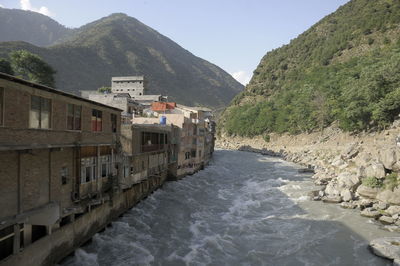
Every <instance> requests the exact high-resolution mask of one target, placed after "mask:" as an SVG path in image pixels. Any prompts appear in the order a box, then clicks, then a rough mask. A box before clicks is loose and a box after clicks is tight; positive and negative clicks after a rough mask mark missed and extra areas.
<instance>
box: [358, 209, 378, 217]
mask: <svg viewBox="0 0 400 266" xmlns="http://www.w3.org/2000/svg"><path fill="white" fill-rule="evenodd" d="M360 214H361V216H364V217H368V218H374V219H376V218H378V217H379V216H381V213H380V212H379V211H377V210H375V209H374V208H365V209H364V210H362V211H361V213H360Z"/></svg>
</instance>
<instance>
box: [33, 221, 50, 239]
mask: <svg viewBox="0 0 400 266" xmlns="http://www.w3.org/2000/svg"><path fill="white" fill-rule="evenodd" d="M46 235H47V230H46V226H44V225H32V243H33V242H35V241H37V240H39V239H41V238H42V237H45V236H46Z"/></svg>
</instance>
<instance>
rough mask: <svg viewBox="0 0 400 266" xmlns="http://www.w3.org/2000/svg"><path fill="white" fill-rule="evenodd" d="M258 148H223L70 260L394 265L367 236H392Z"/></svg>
mask: <svg viewBox="0 0 400 266" xmlns="http://www.w3.org/2000/svg"><path fill="white" fill-rule="evenodd" d="M298 168H299V166H298V165H295V164H293V163H289V162H285V161H283V160H281V159H278V158H272V157H266V156H262V155H260V154H255V153H246V152H239V151H226V150H217V151H216V152H215V154H214V159H213V161H212V163H211V165H210V166H208V167H207V168H206V169H205V170H203V171H200V172H198V173H197V174H195V175H192V176H188V177H186V178H184V179H182V180H180V181H177V182H168V183H166V184H165V185H164V186H163V187H162V188H161V189H159V190H157V191H156V192H154V193H153V194H152V195H151V196H149V197H148V198H147V199H145V200H143V201H141V202H140V203H139V204H138V205H137V206H136V207H134V208H133V209H131V210H130V211H128V212H127V213H126V214H124V216H123V217H121V218H119V220H117V221H115V222H113V223H112V226H111V227H109V228H107V229H106V230H105V231H104V232H102V233H99V234H96V235H95V236H94V237H93V240H92V242H91V243H90V244H88V245H86V246H84V247H82V248H80V249H78V250H77V251H76V252H75V255H74V256H72V257H69V258H67V259H66V260H64V262H63V263H62V265H64V266H71V265H84V266H86V265H107V266H108V265H171V266H172V265H173V266H179V265H216V266H220V265H273V266H278V265H294V266H298V265H374V266H375V265H391V263H390V262H389V261H387V260H384V259H381V258H378V257H376V256H374V255H372V254H371V253H370V252H369V250H368V248H367V245H368V242H369V241H370V240H371V239H373V238H377V237H382V236H393V235H394V234H393V233H389V232H386V231H383V230H381V229H379V228H378V226H377V225H376V224H374V223H375V222H374V221H372V220H370V219H368V218H363V217H361V216H359V214H358V211H356V210H346V209H342V208H340V207H339V206H338V205H335V204H324V203H321V202H314V201H310V200H309V199H308V197H307V192H309V191H310V190H311V189H312V188H313V183H312V180H311V179H310V175H307V174H299V173H298V171H297V169H298Z"/></svg>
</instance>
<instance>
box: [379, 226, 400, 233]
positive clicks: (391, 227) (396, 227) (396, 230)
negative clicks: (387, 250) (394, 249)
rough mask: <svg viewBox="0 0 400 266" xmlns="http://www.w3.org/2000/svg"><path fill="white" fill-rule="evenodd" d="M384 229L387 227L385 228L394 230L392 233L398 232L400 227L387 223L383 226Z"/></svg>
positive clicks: (390, 230)
mask: <svg viewBox="0 0 400 266" xmlns="http://www.w3.org/2000/svg"><path fill="white" fill-rule="evenodd" d="M383 229H385V230H387V231H389V232H392V233H398V232H400V227H399V226H397V225H385V226H384V227H383Z"/></svg>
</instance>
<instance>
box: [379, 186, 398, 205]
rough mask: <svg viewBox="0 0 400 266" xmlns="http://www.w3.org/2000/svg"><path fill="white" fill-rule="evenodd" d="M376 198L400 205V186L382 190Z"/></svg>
mask: <svg viewBox="0 0 400 266" xmlns="http://www.w3.org/2000/svg"><path fill="white" fill-rule="evenodd" d="M376 198H377V199H378V200H380V201H382V202H385V203H388V204H393V205H400V188H398V187H397V188H395V189H394V190H393V191H391V190H383V191H380V192H379V193H378V194H377V195H376Z"/></svg>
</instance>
